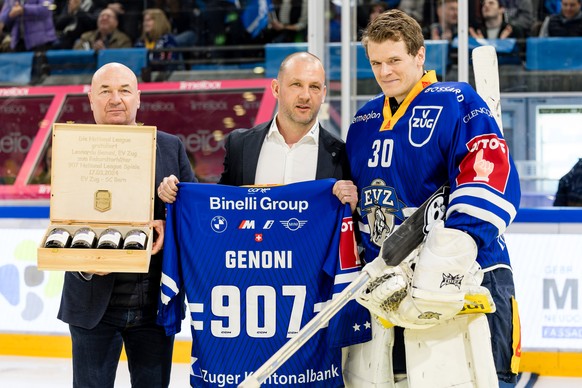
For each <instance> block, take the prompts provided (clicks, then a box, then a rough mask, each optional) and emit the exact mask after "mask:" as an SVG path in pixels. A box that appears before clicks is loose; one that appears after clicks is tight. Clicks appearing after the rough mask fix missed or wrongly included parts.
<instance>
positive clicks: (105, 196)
mask: <svg viewBox="0 0 582 388" xmlns="http://www.w3.org/2000/svg"><path fill="white" fill-rule="evenodd" d="M94 206H95V210H98V211H100V212H106V211H108V210H111V192H110V191H109V190H97V191H96V192H95V205H94Z"/></svg>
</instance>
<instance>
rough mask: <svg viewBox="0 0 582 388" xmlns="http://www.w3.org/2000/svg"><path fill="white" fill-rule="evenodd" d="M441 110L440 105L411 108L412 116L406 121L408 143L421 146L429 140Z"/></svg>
mask: <svg viewBox="0 0 582 388" xmlns="http://www.w3.org/2000/svg"><path fill="white" fill-rule="evenodd" d="M442 110H443V107H442V106H416V107H414V108H412V116H411V117H410V120H409V121H408V126H409V132H408V137H409V140H410V144H412V145H413V146H414V147H422V146H423V145H425V144H426V143H427V142H428V141H429V140H430V138H431V136H432V133H433V132H434V129H435V128H436V125H437V121H438V119H439V116H440V115H441V111H442Z"/></svg>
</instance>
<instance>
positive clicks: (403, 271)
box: [357, 221, 493, 329]
mask: <svg viewBox="0 0 582 388" xmlns="http://www.w3.org/2000/svg"><path fill="white" fill-rule="evenodd" d="M476 257H477V245H476V244H475V241H474V240H473V238H472V237H471V236H469V235H468V234H467V233H465V232H463V231H460V230H457V229H450V228H445V227H444V223H443V222H442V221H440V222H438V223H436V224H435V225H433V226H432V228H431V230H430V231H429V233H428V235H427V237H426V240H425V242H424V243H423V244H421V245H420V246H419V247H418V248H417V249H416V250H415V251H413V252H412V253H411V254H410V255H409V256H408V257H407V258H406V259H405V260H403V261H402V262H401V263H400V264H399V265H397V266H395V267H388V266H387V265H386V264H385V263H384V261H383V259H382V251H380V255H379V256H378V257H377V258H376V259H375V260H374V261H373V262H372V263H369V264H367V265H366V266H365V267H364V269H363V270H364V271H367V272H368V273H369V274H370V276H371V281H370V283H369V285H368V287H367V288H366V289H364V290H363V291H362V292H361V293H360V294H359V295H358V296H357V301H358V302H359V303H360V304H362V305H363V306H365V307H366V308H368V309H369V310H370V312H372V313H373V314H375V315H376V316H377V317H378V318H379V320H380V322H382V324H384V326H388V327H389V326H393V325H395V326H401V327H404V328H411V329H424V328H429V327H432V326H434V325H436V324H439V323H443V322H445V321H447V320H449V319H451V318H453V317H454V316H455V315H457V314H458V313H459V312H460V311H461V310H462V309H463V306H464V305H465V299H466V298H467V297H468V296H470V295H473V294H477V295H484V296H485V298H486V299H487V301H488V302H487V303H489V304H490V305H491V306H493V301H492V299H491V296H490V294H489V291H488V290H487V289H486V288H485V287H482V286H480V284H481V281H482V280H483V272H482V270H481V268H480V266H479V264H478V263H477V261H476V260H475V259H476ZM469 299H470V298H469ZM386 321H388V322H386Z"/></svg>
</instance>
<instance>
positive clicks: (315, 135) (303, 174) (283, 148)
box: [255, 116, 319, 185]
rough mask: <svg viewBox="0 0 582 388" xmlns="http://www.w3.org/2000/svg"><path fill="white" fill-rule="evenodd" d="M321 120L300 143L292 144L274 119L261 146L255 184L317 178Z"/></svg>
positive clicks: (284, 182) (302, 180)
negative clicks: (284, 136) (288, 143)
mask: <svg viewBox="0 0 582 388" xmlns="http://www.w3.org/2000/svg"><path fill="white" fill-rule="evenodd" d="M318 144H319V121H316V122H315V124H314V125H313V127H311V129H310V130H309V132H307V133H306V134H305V135H304V136H303V137H302V138H301V139H300V140H299V141H298V142H297V143H295V144H293V145H291V146H289V145H287V143H285V139H284V138H283V135H281V133H280V132H279V129H278V128H277V117H276V116H275V118H274V119H273V122H272V123H271V127H270V128H269V133H267V136H265V141H264V142H263V146H262V147H261V153H260V155H259V161H258V164H257V171H256V175H255V184H257V185H259V184H287V183H294V182H304V181H310V180H314V179H315V173H316V170H317V149H318Z"/></svg>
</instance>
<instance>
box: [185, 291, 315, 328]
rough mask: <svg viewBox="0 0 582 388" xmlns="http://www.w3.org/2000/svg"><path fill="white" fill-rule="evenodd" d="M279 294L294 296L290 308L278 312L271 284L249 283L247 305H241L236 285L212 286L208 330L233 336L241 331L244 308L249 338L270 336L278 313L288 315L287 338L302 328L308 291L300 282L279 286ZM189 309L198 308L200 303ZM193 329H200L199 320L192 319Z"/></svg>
mask: <svg viewBox="0 0 582 388" xmlns="http://www.w3.org/2000/svg"><path fill="white" fill-rule="evenodd" d="M281 295H282V296H283V297H291V298H293V303H292V308H291V312H290V313H288V312H286V313H283V314H277V291H276V290H275V288H274V287H271V286H264V285H263V286H250V287H248V288H247V289H246V292H245V300H246V305H245V306H242V305H241V290H240V289H239V288H238V287H236V286H227V285H221V286H215V287H213V288H212V292H211V302H210V304H211V312H212V314H213V315H214V316H215V317H217V318H222V319H212V320H210V331H211V333H212V335H213V336H215V337H219V338H234V337H238V336H239V335H240V334H241V330H242V326H243V322H242V320H243V319H242V315H243V314H242V309H243V308H244V309H245V314H244V316H245V318H244V327H245V331H246V335H247V336H249V337H252V338H271V337H274V336H275V334H276V331H277V317H279V318H281V317H287V316H288V317H289V322H288V323H287V334H286V337H287V338H291V337H293V336H294V335H295V334H297V332H298V331H299V329H300V328H301V318H302V317H303V311H304V309H305V299H306V295H307V291H306V287H305V286H304V285H303V286H301V285H294V286H285V285H284V286H282V290H281ZM196 306H197V307H195V308H194V309H192V308H191V310H192V311H196V310H197V311H196V312H202V311H200V310H201V309H200V307H201V306H200V304H196ZM194 315H195V313H194V312H193V313H192V324H193V327H194V328H195V329H196V330H202V329H203V324H202V322H201V321H195V320H194Z"/></svg>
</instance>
